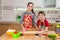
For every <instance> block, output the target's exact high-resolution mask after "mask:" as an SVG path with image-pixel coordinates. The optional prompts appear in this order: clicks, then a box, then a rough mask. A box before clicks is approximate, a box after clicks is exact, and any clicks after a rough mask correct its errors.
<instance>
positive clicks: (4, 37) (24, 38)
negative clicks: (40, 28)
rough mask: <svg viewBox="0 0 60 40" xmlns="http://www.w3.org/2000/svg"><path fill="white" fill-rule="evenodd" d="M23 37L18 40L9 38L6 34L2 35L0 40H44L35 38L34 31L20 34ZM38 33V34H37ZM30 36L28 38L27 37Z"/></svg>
mask: <svg viewBox="0 0 60 40" xmlns="http://www.w3.org/2000/svg"><path fill="white" fill-rule="evenodd" d="M22 33H24V34H25V35H23V36H21V37H19V38H12V37H9V36H8V35H7V34H6V33H5V34H3V35H2V36H0V40H45V39H44V38H42V37H40V36H36V35H34V34H35V33H36V31H33V32H32V31H30V32H29V31H26V32H22ZM38 33H40V32H38ZM29 35H30V36H29ZM46 40H47V39H46Z"/></svg>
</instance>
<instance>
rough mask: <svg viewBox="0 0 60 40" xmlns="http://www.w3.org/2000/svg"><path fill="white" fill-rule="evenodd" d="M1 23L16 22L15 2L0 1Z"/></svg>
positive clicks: (8, 0)
mask: <svg viewBox="0 0 60 40" xmlns="http://www.w3.org/2000/svg"><path fill="white" fill-rule="evenodd" d="M2 7H3V13H2V15H3V16H2V21H16V11H15V10H14V9H15V0H2Z"/></svg>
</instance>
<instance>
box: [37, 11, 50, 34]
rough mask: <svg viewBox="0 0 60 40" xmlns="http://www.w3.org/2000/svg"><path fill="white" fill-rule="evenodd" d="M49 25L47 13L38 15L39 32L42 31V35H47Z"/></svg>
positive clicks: (41, 12)
mask: <svg viewBox="0 0 60 40" xmlns="http://www.w3.org/2000/svg"><path fill="white" fill-rule="evenodd" d="M48 27H49V23H48V21H47V20H46V18H45V13H44V12H43V11H40V12H39V13H38V20H37V30H38V31H41V34H42V35H47V32H48Z"/></svg>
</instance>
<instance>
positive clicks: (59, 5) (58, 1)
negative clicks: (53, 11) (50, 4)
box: [56, 0, 60, 8]
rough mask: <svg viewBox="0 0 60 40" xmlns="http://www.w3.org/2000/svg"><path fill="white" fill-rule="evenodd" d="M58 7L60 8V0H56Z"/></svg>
mask: <svg viewBox="0 0 60 40" xmlns="http://www.w3.org/2000/svg"><path fill="white" fill-rule="evenodd" d="M56 7H57V8H60V0H56Z"/></svg>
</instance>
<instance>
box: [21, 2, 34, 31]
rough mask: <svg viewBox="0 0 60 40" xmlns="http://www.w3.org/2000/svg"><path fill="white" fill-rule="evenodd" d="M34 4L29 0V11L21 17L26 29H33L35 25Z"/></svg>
mask: <svg viewBox="0 0 60 40" xmlns="http://www.w3.org/2000/svg"><path fill="white" fill-rule="evenodd" d="M33 6H34V4H33V3H32V2H29V3H28V4H27V11H26V12H24V13H23V15H22V18H21V22H20V23H21V25H22V26H23V30H24V31H26V30H28V29H31V28H32V27H33V26H34V24H35V23H34V15H35V13H34V10H33Z"/></svg>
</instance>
